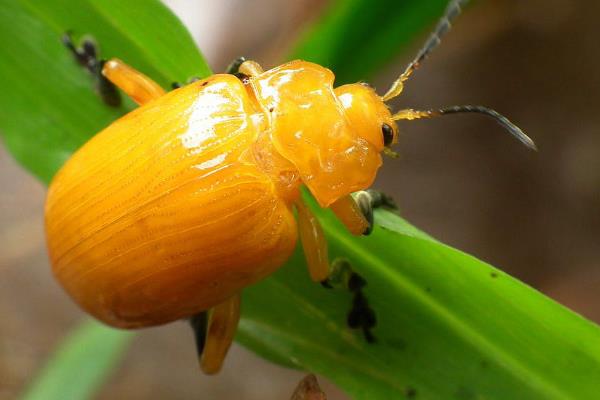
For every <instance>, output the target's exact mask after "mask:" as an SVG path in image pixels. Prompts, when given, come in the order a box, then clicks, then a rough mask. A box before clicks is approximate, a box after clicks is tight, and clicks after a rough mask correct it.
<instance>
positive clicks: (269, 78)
mask: <svg viewBox="0 0 600 400" xmlns="http://www.w3.org/2000/svg"><path fill="white" fill-rule="evenodd" d="M333 80H334V76H333V73H332V72H331V71H330V70H328V69H326V68H323V67H321V66H319V65H316V64H313V63H309V62H304V61H292V62H290V63H287V64H283V65H281V66H279V67H277V68H273V69H271V70H269V71H266V72H265V73H264V74H262V75H260V76H259V77H258V78H256V79H252V80H251V81H250V83H251V85H252V87H253V90H254V91H255V93H256V98H257V100H258V103H259V104H260V105H261V106H262V109H263V111H264V112H265V114H266V115H267V116H268V119H269V125H270V127H271V137H272V141H273V145H274V146H275V148H276V149H277V151H278V152H279V153H280V154H281V155H282V156H284V157H285V158H286V159H288V160H289V161H290V162H291V163H292V164H294V166H295V167H296V168H297V170H298V172H299V174H300V177H301V178H302V181H303V182H304V184H306V185H307V186H308V188H309V189H310V191H311V192H312V194H313V195H314V196H315V197H316V199H317V200H318V201H319V203H320V204H321V206H323V207H327V206H329V205H330V204H331V203H333V202H334V201H336V200H337V199H338V198H340V197H342V196H344V195H346V194H348V193H351V192H354V191H357V190H360V189H364V188H366V187H368V186H370V185H371V183H372V182H373V180H374V179H375V174H376V172H377V169H378V168H379V166H380V165H381V157H380V155H379V151H380V150H378V146H376V145H373V144H372V143H371V142H370V141H369V140H370V139H371V138H372V137H373V134H372V133H371V132H372V130H367V132H366V134H365V135H364V134H363V133H364V132H363V131H364V129H363V128H364V127H365V123H364V122H363V121H362V119H363V118H362V117H361V116H358V115H357V116H356V118H355V119H350V118H348V115H349V114H347V113H346V112H345V110H344V105H343V104H342V103H341V102H340V100H338V99H337V97H336V94H335V93H334V91H333V87H332V85H333ZM352 86H357V87H361V88H362V86H360V85H352ZM349 95H350V96H352V93H351V92H349ZM348 104H349V103H348ZM381 106H382V107H383V109H384V110H385V111H384V112H385V113H387V114H388V115H389V112H388V111H387V109H385V106H383V103H381ZM379 110H382V109H379ZM368 118H369V119H373V120H379V119H380V118H381V117H380V116H379V115H369V117H368ZM356 122H360V124H357V126H356V128H355V127H354V126H353V125H352V123H356ZM377 132H379V133H378V135H381V127H380V126H379V128H378V129H377ZM371 140H373V141H377V139H371ZM380 140H381V139H380ZM379 149H380V147H379Z"/></svg>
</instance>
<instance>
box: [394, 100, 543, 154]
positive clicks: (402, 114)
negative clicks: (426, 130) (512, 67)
mask: <svg viewBox="0 0 600 400" xmlns="http://www.w3.org/2000/svg"><path fill="white" fill-rule="evenodd" d="M461 113H478V114H483V115H487V116H488V117H492V118H493V119H495V120H496V122H498V123H499V124H500V125H502V126H503V127H504V128H505V129H506V130H507V131H508V133H510V134H511V135H513V136H514V137H515V138H516V139H517V140H519V141H520V142H521V143H523V144H524V145H525V146H527V147H528V148H529V149H531V150H537V147H536V145H535V143H534V142H533V140H531V138H530V137H529V136H527V135H526V134H525V132H523V131H522V130H521V128H519V127H518V126H516V125H515V124H513V123H512V122H510V120H509V119H508V118H506V117H505V116H504V115H502V114H500V113H499V112H498V111H495V110H492V109H490V108H487V107H483V106H452V107H447V108H442V109H439V110H423V111H420V110H413V109H410V108H408V109H405V110H400V111H398V112H397V113H395V114H394V115H392V119H393V120H394V121H398V120H403V119H404V120H409V121H410V120H413V119H421V118H433V117H441V116H443V115H448V114H461Z"/></svg>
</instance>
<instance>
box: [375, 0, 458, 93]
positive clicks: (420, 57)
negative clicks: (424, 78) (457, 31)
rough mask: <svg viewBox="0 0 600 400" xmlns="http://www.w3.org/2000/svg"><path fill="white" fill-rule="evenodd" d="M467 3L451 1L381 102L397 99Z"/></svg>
mask: <svg viewBox="0 0 600 400" xmlns="http://www.w3.org/2000/svg"><path fill="white" fill-rule="evenodd" d="M467 2H468V0H452V1H451V2H450V3H449V4H448V7H446V11H445V12H444V15H443V16H442V18H440V20H439V22H438V24H437V26H436V27H435V29H434V30H433V32H432V33H431V34H430V35H429V38H427V41H426V42H425V45H424V46H423V47H421V50H419V53H417V56H416V57H415V58H414V59H413V60H412V62H411V63H410V64H408V67H406V69H405V70H404V72H403V73H402V75H400V77H399V78H398V79H397V80H396V81H395V82H394V83H393V84H392V86H391V87H390V88H389V89H388V91H387V93H386V94H384V95H383V97H382V99H383V101H388V100H391V99H393V98H394V97H397V96H398V95H399V94H400V93H402V90H403V89H404V82H405V81H406V80H407V79H408V78H409V77H410V76H411V75H412V73H413V72H414V71H415V70H417V69H418V68H419V67H420V66H421V63H422V62H423V61H424V60H425V59H426V58H427V57H428V56H429V54H431V52H432V51H433V49H435V48H436V47H437V45H438V44H440V42H441V40H442V37H443V36H444V35H445V34H446V33H448V31H449V30H450V28H451V27H452V21H453V20H454V18H456V17H457V16H458V15H459V14H460V13H461V11H462V8H463V7H464V5H465V4H466V3H467Z"/></svg>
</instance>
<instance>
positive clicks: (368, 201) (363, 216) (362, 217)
mask: <svg viewBox="0 0 600 400" xmlns="http://www.w3.org/2000/svg"><path fill="white" fill-rule="evenodd" d="M378 207H386V208H390V209H393V210H396V209H397V207H396V205H395V204H394V201H393V200H392V198H391V197H389V196H387V195H386V194H384V193H382V192H378V191H376V190H372V189H369V190H361V191H360V192H356V193H354V194H353V195H352V196H346V197H343V198H341V199H339V200H338V201H336V202H335V203H333V204H332V205H331V206H330V207H329V208H331V210H332V211H333V212H334V213H335V215H336V216H337V217H338V219H339V220H340V221H342V223H343V224H344V225H345V226H346V228H348V230H349V231H350V232H351V233H353V234H355V235H368V234H370V233H371V232H372V231H373V223H374V217H373V210H374V209H376V208H378Z"/></svg>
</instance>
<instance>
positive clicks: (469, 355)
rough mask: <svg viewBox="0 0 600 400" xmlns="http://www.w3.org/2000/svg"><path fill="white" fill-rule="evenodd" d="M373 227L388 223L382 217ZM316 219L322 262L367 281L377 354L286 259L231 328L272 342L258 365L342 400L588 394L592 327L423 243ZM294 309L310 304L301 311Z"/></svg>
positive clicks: (597, 360) (299, 266) (595, 363)
mask: <svg viewBox="0 0 600 400" xmlns="http://www.w3.org/2000/svg"><path fill="white" fill-rule="evenodd" d="M378 217H379V220H380V221H381V220H391V219H392V220H393V219H400V218H399V217H397V216H393V215H391V214H390V213H385V212H384V213H379V214H378ZM322 220H323V221H324V227H325V229H326V233H327V235H328V238H329V240H330V249H331V250H333V255H334V256H339V257H344V258H347V259H349V260H351V261H352V262H353V264H354V265H355V266H356V268H357V269H359V270H360V272H361V274H363V276H365V277H366V279H367V281H368V288H367V291H366V293H367V296H368V299H369V302H370V304H371V305H372V307H373V308H374V309H375V310H376V312H377V317H378V326H377V328H376V329H375V330H374V333H375V335H376V337H377V339H378V340H377V343H375V344H372V345H370V344H368V343H366V341H365V340H364V339H363V338H362V337H361V334H360V332H353V333H351V331H350V330H349V329H348V328H347V327H345V313H343V312H342V313H340V311H341V310H346V312H347V311H348V310H349V307H350V302H351V299H350V296H349V294H346V293H341V292H335V291H333V292H328V293H323V289H322V288H320V287H318V286H314V285H313V286H311V284H310V282H309V281H308V275H307V273H306V272H305V271H304V266H303V261H302V257H301V254H300V253H298V254H296V255H295V258H294V259H293V261H292V262H291V263H290V264H288V265H287V266H286V267H284V269H283V270H282V271H280V272H278V273H276V274H275V276H274V277H272V278H268V279H267V280H266V281H265V282H264V283H260V284H259V285H256V286H254V287H251V288H249V289H247V290H246V297H245V298H244V300H245V303H244V304H245V307H246V308H245V315H244V316H245V318H247V319H248V320H249V322H246V321H243V322H242V324H241V328H240V335H239V339H240V340H241V341H242V342H246V341H254V342H256V341H258V342H260V341H261V338H268V340H269V342H271V343H276V344H275V345H273V346H272V348H271V349H269V350H268V351H266V352H265V351H264V350H263V348H264V346H263V347H261V346H257V348H258V349H259V351H261V354H263V355H265V356H266V357H267V358H272V359H273V358H275V359H277V358H278V357H279V358H280V357H282V356H283V354H280V353H279V351H285V352H288V356H290V358H291V359H293V360H294V363H295V365H296V366H297V367H299V368H303V369H307V370H310V371H314V372H318V373H321V374H323V375H325V376H327V377H329V378H330V379H332V380H333V381H334V382H335V383H337V384H338V385H340V386H341V387H343V388H345V389H346V390H347V391H348V392H349V393H350V394H351V395H352V396H353V397H354V398H374V399H375V398H377V399H378V398H382V399H384V398H398V396H400V395H403V394H406V393H408V392H409V391H411V390H414V391H416V392H417V393H419V394H420V396H419V398H432V399H436V398H453V397H454V396H459V398H460V396H463V397H466V396H470V397H468V398H486V399H488V398H489V399H506V398H511V399H513V398H514V399H521V398H522V399H538V398H539V399H578V398H589V397H590V396H593V394H594V393H597V391H598V388H599V386H598V385H599V383H598V382H599V381H598V377H600V352H599V351H598V349H600V331H599V330H598V327H597V326H596V325H594V324H592V323H590V322H589V321H586V320H584V319H583V318H581V317H580V316H578V315H576V314H574V313H572V312H571V311H569V310H567V309H566V308H564V307H562V306H560V305H558V304H557V303H555V302H554V301H552V300H550V299H548V298H546V297H544V296H543V295H541V294H540V293H538V292H536V291H535V290H533V289H531V288H530V287H528V286H526V285H524V284H522V283H520V282H518V281H517V280H515V279H513V278H511V277H509V276H508V275H506V274H504V273H502V272H500V271H498V270H496V269H495V268H493V267H491V266H489V265H488V264H486V263H483V262H481V261H479V260H476V259H475V258H473V257H471V256H468V255H466V254H464V253H461V252H460V251H457V250H454V249H451V248H449V247H447V246H445V245H443V244H441V243H438V242H435V241H433V240H431V239H429V238H426V237H424V238H423V237H421V238H418V237H414V236H409V235H407V234H406V233H405V232H404V233H398V232H394V231H390V230H384V229H381V228H377V229H376V230H375V232H374V233H373V235H372V236H371V237H369V238H361V239H358V240H357V239H354V238H349V237H348V236H347V235H346V234H345V233H344V232H343V228H342V227H341V226H339V224H338V223H337V222H335V221H333V219H332V218H330V217H328V216H325V217H323V219H322ZM272 281H276V283H274V282H272ZM302 281H304V282H303V283H302V284H301V283H300V282H302ZM283 288H285V289H283ZM247 297H249V298H250V301H247ZM267 297H270V298H271V299H272V300H271V303H266V301H265V300H264V298H267ZM299 298H304V299H311V300H310V305H309V309H310V311H309V312H307V311H306V310H303V308H305V307H307V305H306V304H303V303H302V302H300V301H298V300H297V299H299ZM261 299H263V300H261ZM294 299H295V300H294ZM307 301H308V300H307ZM248 303H250V305H248ZM267 304H276V307H275V309H274V308H273V307H270V308H269V310H270V312H271V315H269V316H268V317H267V316H265V315H264V314H265V312H264V311H261V310H260V309H255V308H254V306H255V305H256V306H257V307H265V308H266V307H267ZM290 310H293V311H290ZM290 313H292V315H290ZM273 325H278V326H279V329H278V330H274V329H273V328H272V326H273ZM324 327H327V328H324ZM575 333H577V335H578V336H577V337H575V336H574V335H575ZM349 334H350V335H351V336H350V337H348V335H349ZM579 335H580V336H579ZM263 345H266V344H265V343H263ZM279 349H283V350H279ZM290 353H291V355H290ZM324 359H326V361H324ZM365 396H366V397H365ZM586 396H587V397H586Z"/></svg>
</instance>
